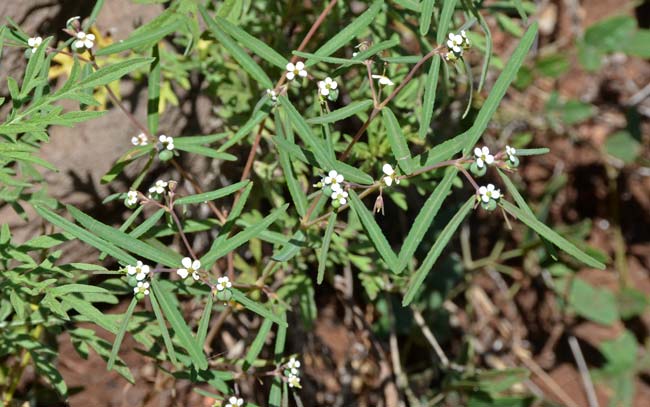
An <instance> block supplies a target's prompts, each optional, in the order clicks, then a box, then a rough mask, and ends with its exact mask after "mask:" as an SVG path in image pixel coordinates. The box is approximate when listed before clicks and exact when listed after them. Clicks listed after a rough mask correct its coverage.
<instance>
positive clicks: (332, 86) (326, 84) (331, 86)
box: [318, 76, 339, 96]
mask: <svg viewBox="0 0 650 407" xmlns="http://www.w3.org/2000/svg"><path fill="white" fill-rule="evenodd" d="M338 86H339V84H338V83H336V82H335V81H333V80H332V78H330V77H329V76H328V77H327V78H325V80H324V81H319V82H318V91H319V93H320V94H321V95H322V96H329V95H330V93H336V92H337V91H336V89H337V88H338Z"/></svg>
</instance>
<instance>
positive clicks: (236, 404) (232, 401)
mask: <svg viewBox="0 0 650 407" xmlns="http://www.w3.org/2000/svg"><path fill="white" fill-rule="evenodd" d="M243 405H244V399H242V398H238V397H235V396H232V397H230V398H229V399H228V402H227V403H226V405H225V406H224V407H241V406H243Z"/></svg>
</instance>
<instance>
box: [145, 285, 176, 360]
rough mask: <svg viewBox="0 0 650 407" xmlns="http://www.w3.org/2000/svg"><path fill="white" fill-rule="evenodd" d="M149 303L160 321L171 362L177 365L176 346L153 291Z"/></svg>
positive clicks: (150, 293)
mask: <svg viewBox="0 0 650 407" xmlns="http://www.w3.org/2000/svg"><path fill="white" fill-rule="evenodd" d="M149 301H150V302H151V308H152V309H153V313H154V315H155V316H156V321H158V326H159V327H160V332H162V337H163V342H165V347H166V348H167V354H168V355H169V360H170V361H171V362H172V363H173V364H174V365H175V364H177V363H178V361H177V360H176V351H175V350H174V344H173V342H172V339H171V337H170V336H169V329H167V322H165V317H164V316H163V313H162V310H161V309H160V305H158V300H156V294H155V293H154V292H153V290H151V291H150V292H149Z"/></svg>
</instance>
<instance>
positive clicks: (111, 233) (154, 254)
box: [66, 205, 181, 267]
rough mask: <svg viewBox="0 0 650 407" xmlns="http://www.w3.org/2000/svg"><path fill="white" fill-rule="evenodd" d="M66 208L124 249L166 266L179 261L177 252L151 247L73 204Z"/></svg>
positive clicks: (90, 227)
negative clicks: (171, 252) (172, 252)
mask: <svg viewBox="0 0 650 407" xmlns="http://www.w3.org/2000/svg"><path fill="white" fill-rule="evenodd" d="M66 208H67V209H68V212H70V214H71V215H72V217H74V218H75V219H76V220H77V221H78V222H79V223H80V224H81V225H83V226H84V227H85V228H87V229H89V230H93V231H95V233H96V234H97V235H98V236H99V237H101V238H102V239H105V240H107V241H108V242H110V243H112V244H114V245H116V246H118V247H121V248H123V249H124V250H128V251H130V252H131V253H136V254H137V255H138V256H141V257H144V258H146V259H149V260H153V261H155V262H158V263H161V264H164V265H166V266H168V267H178V265H179V264H180V263H181V256H180V255H179V254H176V255H171V254H170V253H169V252H165V251H161V250H158V249H157V248H155V247H152V246H150V245H149V244H147V243H145V242H143V241H141V240H138V239H136V238H134V237H133V236H131V235H129V234H127V233H124V232H121V231H119V230H118V229H115V228H113V227H111V226H108V225H106V224H104V223H101V222H99V221H98V220H95V219H93V218H92V217H91V216H88V215H86V214H85V213H83V212H81V211H80V210H79V209H77V208H75V207H74V206H71V205H67V206H66ZM109 254H110V253H109ZM131 264H134V263H131Z"/></svg>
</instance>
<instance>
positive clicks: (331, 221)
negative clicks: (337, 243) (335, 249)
mask: <svg viewBox="0 0 650 407" xmlns="http://www.w3.org/2000/svg"><path fill="white" fill-rule="evenodd" d="M335 224H336V212H332V213H331V214H330V216H329V218H328V219H327V228H325V234H324V235H323V244H322V246H321V248H320V252H319V253H318V276H317V277H316V282H317V283H318V284H321V283H322V282H323V277H324V276H325V265H326V263H327V252H328V251H329V248H330V241H331V239H332V232H333V231H334V225H335Z"/></svg>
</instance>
